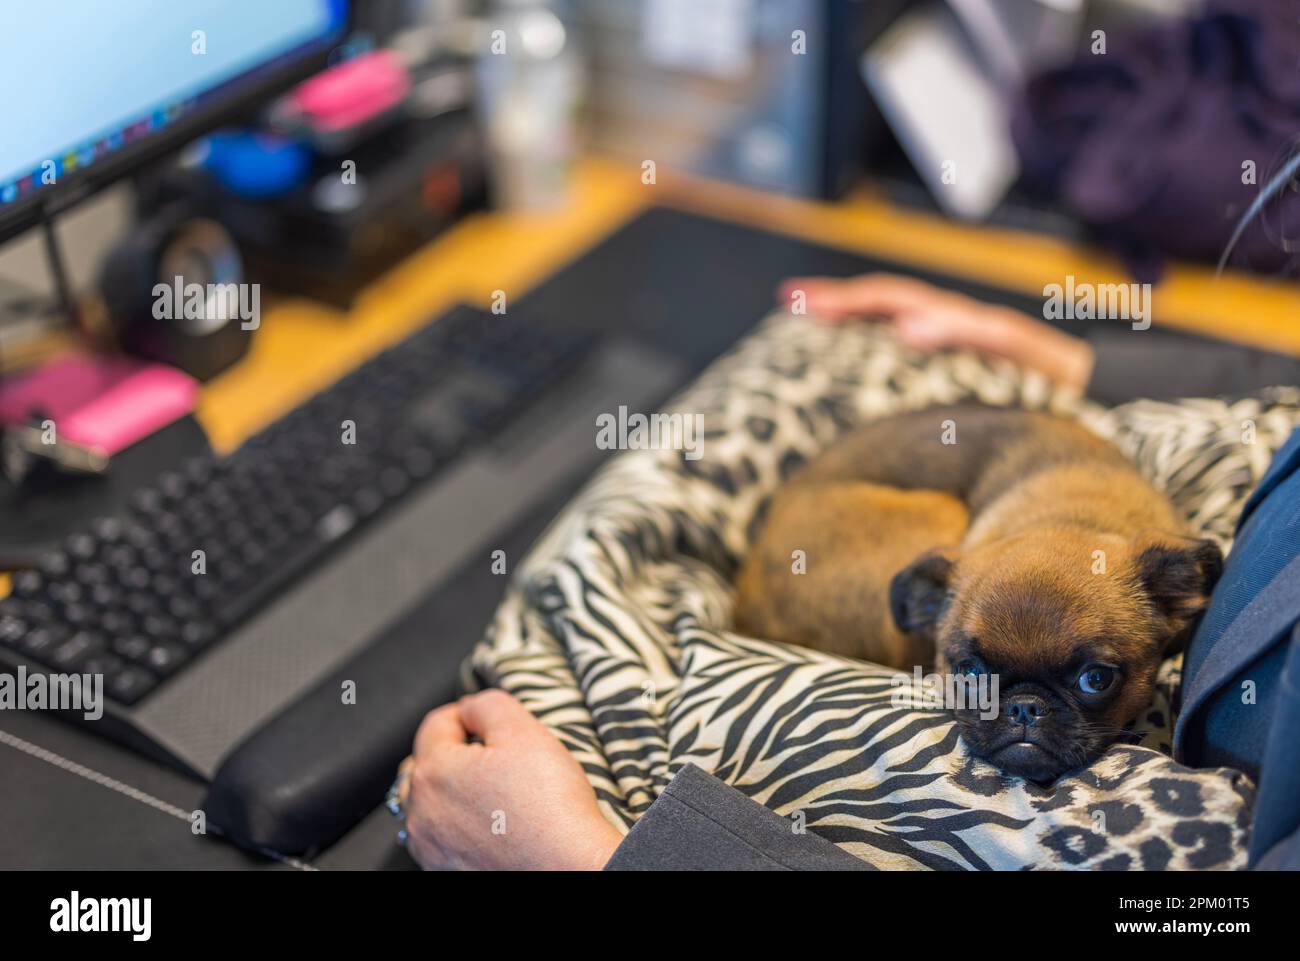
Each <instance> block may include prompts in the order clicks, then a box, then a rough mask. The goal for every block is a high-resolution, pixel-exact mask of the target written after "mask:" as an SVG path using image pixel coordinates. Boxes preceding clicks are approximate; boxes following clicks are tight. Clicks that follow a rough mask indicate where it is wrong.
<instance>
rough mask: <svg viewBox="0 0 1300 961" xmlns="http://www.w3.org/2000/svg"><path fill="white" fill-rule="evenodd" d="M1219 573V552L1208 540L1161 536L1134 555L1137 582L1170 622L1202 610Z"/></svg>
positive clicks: (1180, 620)
mask: <svg viewBox="0 0 1300 961" xmlns="http://www.w3.org/2000/svg"><path fill="white" fill-rule="evenodd" d="M1222 573H1223V552H1222V551H1220V550H1219V545H1218V544H1216V543H1214V541H1211V540H1195V539H1192V538H1185V537H1176V538H1175V537H1169V536H1167V535H1165V536H1161V537H1159V538H1156V539H1153V540H1152V541H1151V542H1149V543H1148V545H1147V546H1145V547H1143V548H1142V549H1141V550H1140V552H1139V553H1138V556H1137V565H1136V575H1137V579H1138V583H1139V584H1140V585H1141V586H1142V588H1143V590H1145V591H1146V593H1147V596H1148V597H1150V598H1151V602H1152V603H1153V604H1154V605H1155V607H1156V610H1157V611H1158V612H1160V613H1161V614H1163V615H1164V616H1165V617H1166V618H1168V619H1169V620H1170V621H1171V622H1172V623H1173V624H1174V625H1177V624H1178V623H1180V622H1183V621H1187V620H1190V619H1191V618H1193V617H1195V616H1196V615H1197V614H1199V613H1201V611H1203V610H1205V607H1206V605H1208V604H1209V603H1210V594H1211V592H1212V591H1213V590H1214V585H1215V584H1217V583H1218V581H1219V575H1220V574H1222Z"/></svg>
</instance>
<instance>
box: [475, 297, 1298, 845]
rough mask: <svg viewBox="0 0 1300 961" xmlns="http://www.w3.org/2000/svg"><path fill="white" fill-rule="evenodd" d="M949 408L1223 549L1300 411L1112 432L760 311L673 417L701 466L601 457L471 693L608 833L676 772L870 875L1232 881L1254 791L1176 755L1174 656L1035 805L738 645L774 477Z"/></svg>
mask: <svg viewBox="0 0 1300 961" xmlns="http://www.w3.org/2000/svg"><path fill="white" fill-rule="evenodd" d="M962 401H980V402H983V403H988V404H999V405H1017V406H1021V407H1025V408H1030V409H1039V410H1052V411H1055V412H1057V413H1062V414H1066V415H1071V416H1078V417H1079V418H1080V419H1081V420H1082V421H1083V422H1084V423H1085V424H1087V425H1088V426H1089V427H1091V428H1092V429H1094V430H1096V431H1097V432H1099V433H1101V434H1103V435H1104V436H1107V437H1110V438H1111V439H1112V440H1114V442H1115V443H1116V444H1117V445H1119V446H1120V448H1121V449H1122V450H1124V451H1125V452H1126V453H1128V454H1129V455H1130V456H1131V457H1132V458H1133V459H1134V461H1135V462H1136V463H1137V464H1138V466H1139V467H1140V469H1141V470H1142V471H1143V472H1144V473H1145V474H1146V476H1148V477H1149V478H1150V479H1151V480H1152V481H1153V482H1154V483H1155V484H1156V485H1157V486H1158V487H1160V488H1161V489H1162V490H1164V491H1165V492H1166V493H1167V494H1168V496H1170V498H1171V499H1172V500H1173V501H1174V503H1175V504H1176V505H1177V506H1178V507H1179V508H1181V509H1182V510H1183V511H1184V512H1185V513H1186V514H1187V516H1188V517H1189V518H1190V519H1192V520H1193V522H1194V523H1195V524H1196V525H1197V526H1198V527H1199V528H1200V529H1202V530H1203V531H1204V532H1205V533H1206V534H1207V535H1208V536H1213V537H1215V538H1217V539H1218V540H1219V541H1220V542H1221V543H1222V544H1223V545H1224V546H1225V547H1228V546H1230V539H1231V532H1232V525H1233V522H1234V521H1235V518H1236V516H1237V514H1238V513H1239V511H1240V508H1241V506H1242V503H1243V502H1244V500H1245V498H1246V496H1247V495H1248V493H1249V491H1250V490H1251V489H1252V488H1253V487H1254V486H1255V484H1256V483H1257V482H1258V481H1259V479H1260V477H1261V476H1262V474H1263V471H1264V469H1265V468H1266V467H1267V464H1268V461H1269V460H1270V458H1271V457H1272V454H1273V452H1274V451H1275V450H1276V449H1277V448H1278V447H1279V446H1280V445H1281V443H1282V442H1283V441H1284V440H1285V439H1286V437H1287V435H1288V434H1289V433H1290V431H1291V429H1292V428H1293V427H1294V426H1295V425H1296V424H1297V422H1300V392H1296V391H1274V392H1271V393H1269V394H1267V395H1261V396H1259V397H1253V398H1247V399H1244V400H1238V401H1233V402H1229V401H1221V400H1196V401H1186V402H1180V403H1175V404H1160V403H1153V402H1145V401H1143V402H1137V403H1134V404H1128V405H1125V406H1123V407H1119V408H1116V409H1113V410H1109V411H1106V410H1102V409H1100V408H1097V407H1095V406H1093V405H1090V404H1087V403H1084V402H1081V401H1079V400H1078V399H1077V398H1072V397H1070V396H1068V395H1065V394H1063V393H1061V392H1058V391H1055V390H1053V389H1052V388H1051V387H1050V385H1049V384H1048V382H1046V381H1045V380H1044V379H1042V378H1041V377H1038V376H1037V375H1034V374H1032V373H1026V372H1024V371H1021V370H1018V369H1016V368H1014V367H1013V366H1011V365H1007V364H1000V363H990V362H986V361H983V360H980V359H978V358H976V357H974V356H972V355H969V354H964V353H949V354H942V355H939V356H935V357H921V356H919V355H915V354H912V353H910V352H908V351H906V350H904V349H902V348H901V347H899V346H898V345H897V344H896V343H895V342H894V341H892V340H891V339H890V338H889V337H888V336H886V335H885V334H883V333H882V332H880V331H879V330H877V329H874V328H871V327H869V326H865V325H863V326H851V327H842V328H829V327H824V326H820V325H815V324H813V323H811V322H809V321H808V320H807V318H801V317H793V316H790V315H789V314H775V315H773V316H771V317H769V318H768V319H767V320H766V321H765V322H764V323H763V324H761V325H760V326H759V328H758V329H757V330H756V331H755V332H754V333H753V334H752V335H751V336H749V337H748V338H746V339H745V340H743V341H742V342H741V343H739V344H738V345H737V346H736V347H735V348H734V349H733V350H732V351H731V352H730V353H729V354H728V355H726V356H725V357H723V358H722V359H720V360H719V361H717V362H716V363H715V364H714V365H713V366H712V367H711V368H710V369H709V370H708V371H706V373H705V374H704V375H703V376H702V377H701V378H700V379H699V380H698V381H697V382H696V383H695V384H694V385H693V386H692V387H690V388H689V389H688V390H687V391H686V392H685V393H683V394H682V395H681V396H680V397H679V398H678V399H677V400H676V401H675V402H674V403H672V404H670V405H669V406H668V407H667V408H666V409H667V410H669V411H673V412H679V413H684V414H696V413H698V414H702V415H703V422H704V426H705V430H704V456H703V457H701V458H700V459H698V460H691V459H688V458H685V457H683V456H682V454H681V453H679V452H674V451H666V450H660V451H630V452H625V453H622V454H619V455H616V456H614V457H613V459H612V460H611V461H610V462H609V463H608V464H607V465H606V466H605V467H604V468H602V470H600V471H599V472H598V473H597V474H596V476H595V477H594V478H593V479H592V481H591V482H590V483H589V484H588V485H587V487H586V488H585V489H584V491H583V492H582V493H581V494H580V495H579V496H578V497H577V498H576V499H575V500H574V501H573V502H572V503H571V504H570V505H569V507H568V508H566V510H565V511H564V512H563V513H562V514H561V515H560V516H559V517H558V518H557V519H556V520H555V521H554V522H553V524H552V525H551V527H550V528H549V529H548V531H547V532H546V534H544V535H543V537H542V538H541V539H540V540H539V542H538V543H537V544H536V545H535V546H534V548H533V550H532V551H531V553H530V555H529V556H528V557H527V558H526V559H525V561H524V562H523V563H522V564H521V565H520V566H519V568H518V570H517V571H516V572H515V575H514V581H513V583H512V586H511V588H510V589H509V591H508V593H507V596H506V598H505V600H504V601H503V603H502V604H501V606H500V608H499V610H498V613H497V616H496V618H495V620H494V622H493V624H492V626H491V628H490V630H489V632H488V635H487V637H486V638H485V639H484V641H483V642H482V643H481V644H480V645H479V647H478V648H477V650H476V652H475V653H474V655H473V656H472V658H471V661H470V664H469V665H468V667H469V671H468V673H467V677H466V681H467V684H468V685H470V686H476V685H484V684H490V685H495V686H499V687H502V688H504V689H506V690H507V691H510V692H511V693H513V694H515V695H517V696H518V697H520V698H521V699H522V700H523V701H524V703H525V704H527V705H528V707H529V708H530V709H531V710H532V711H533V712H534V713H535V714H536V715H537V716H538V717H539V718H541V720H542V721H543V722H544V723H546V724H547V725H548V726H549V727H550V728H551V729H552V730H553V731H554V732H555V733H556V735H557V736H558V737H559V738H560V739H561V740H562V741H563V743H564V744H565V745H566V746H567V747H568V748H569V750H570V751H571V752H572V753H573V755H574V756H575V757H576V758H577V759H578V761H579V762H580V763H581V765H582V766H583V768H584V770H585V771H586V773H587V776H588V778H589V779H590V781H591V783H592V786H593V787H594V789H595V791H596V793H597V796H598V798H599V801H600V804H601V807H602V809H603V811H604V812H605V814H606V816H607V817H608V818H609V819H610V820H611V821H612V822H613V823H615V824H616V825H618V826H619V827H620V828H622V829H624V830H626V829H627V828H628V827H630V825H631V824H632V823H634V822H635V820H636V818H637V817H638V816H640V814H641V813H642V812H644V811H645V810H646V808H648V807H649V806H650V804H651V803H653V801H654V799H655V798H656V797H657V796H658V794H659V792H660V791H662V790H663V788H664V787H665V786H666V785H667V784H668V782H669V781H670V780H671V779H672V778H673V776H674V775H675V774H676V772H677V771H678V770H679V769H680V768H681V767H682V765H684V764H686V763H688V762H693V763H695V764H696V765H698V766H700V767H701V768H703V769H704V770H706V771H709V772H712V773H713V774H715V775H716V776H717V777H719V778H720V779H722V780H723V781H725V782H727V783H729V784H731V785H733V786H734V787H736V788H738V789H739V790H741V791H742V792H744V793H746V794H747V795H749V796H750V797H752V798H754V799H755V800H756V801H759V802H761V803H762V804H764V805H766V806H767V807H769V808H771V809H772V810H774V811H776V812H777V813H779V814H781V815H784V816H788V817H790V818H791V819H792V825H797V826H799V827H806V829H807V830H811V831H814V832H816V833H818V834H820V835H822V836H824V837H827V838H829V839H830V840H832V841H834V842H835V843H836V844H839V845H840V846H842V847H843V848H844V849H845V850H847V851H849V852H851V853H853V854H854V855H856V856H858V857H860V858H863V859H864V860H867V861H869V862H871V863H872V864H875V865H877V866H879V867H882V868H895V869H896V868H931V869H985V868H993V869H1017V870H1019V869H1026V868H1097V869H1204V868H1215V869H1230V868H1240V867H1243V866H1244V863H1245V851H1246V839H1247V835H1248V831H1249V812H1250V810H1251V806H1252V803H1253V791H1254V788H1253V785H1252V784H1251V783H1250V782H1249V780H1248V779H1247V778H1246V777H1245V776H1244V775H1242V774H1240V773H1238V772H1235V771H1231V770H1227V769H1215V770H1191V769H1188V768H1186V767H1184V766H1182V765H1180V764H1178V763H1176V762H1174V761H1173V760H1172V759H1171V758H1170V757H1169V751H1170V749H1169V743H1170V736H1171V731H1172V725H1173V718H1172V716H1171V705H1172V693H1173V691H1174V689H1175V688H1176V685H1177V680H1178V667H1179V663H1178V660H1177V659H1173V660H1170V661H1168V662H1166V664H1165V665H1164V668H1163V670H1162V672H1161V684H1160V685H1159V689H1158V692H1157V694H1156V696H1155V698H1154V700H1153V702H1152V704H1151V706H1150V707H1149V708H1148V709H1147V711H1146V712H1145V713H1144V714H1143V715H1142V717H1140V718H1139V719H1138V721H1137V722H1135V724H1134V725H1133V726H1132V730H1131V731H1130V733H1129V734H1128V735H1127V736H1126V737H1124V738H1122V739H1121V740H1120V742H1119V743H1117V744H1115V745H1113V746H1112V747H1111V748H1110V749H1109V750H1108V751H1107V752H1106V753H1105V754H1103V755H1102V756H1101V757H1100V758H1099V759H1098V760H1097V761H1095V762H1094V763H1093V764H1091V765H1089V766H1088V767H1087V768H1085V769H1083V770H1080V771H1078V772H1075V773H1074V774H1071V775H1068V776H1066V777H1063V778H1061V779H1059V780H1058V781H1057V782H1056V783H1055V784H1053V785H1051V786H1050V787H1040V786H1036V785H1033V784H1029V783H1027V782H1025V781H1023V780H1021V779H1018V778H1010V777H1006V776H1004V775H1002V774H1000V773H999V772H998V771H997V770H996V769H995V768H993V767H992V766H990V765H989V764H987V763H986V762H984V761H981V760H979V759H976V758H973V757H971V756H970V755H969V754H968V753H967V752H966V750H965V748H964V746H963V744H962V742H961V741H960V739H959V738H958V736H957V731H956V729H955V725H954V722H953V721H952V720H951V719H950V718H949V717H948V716H947V715H946V714H945V713H944V712H942V711H940V710H935V709H932V708H927V707H926V706H925V705H924V704H920V703H914V702H908V701H906V700H905V699H904V700H903V701H901V702H900V699H899V698H897V697H895V696H894V695H895V693H896V691H897V683H896V680H895V679H896V678H897V676H898V675H897V672H895V671H892V670H889V669H886V668H883V667H880V666H877V665H871V664H866V663H863V662H859V661H852V660H845V659H841V658H836V657H833V656H830V655H826V654H821V653H818V652H814V651H808V650H803V649H797V648H791V647H787V646H784V645H780V644H776V643H772V642H768V641H763V640H761V639H756V638H747V637H743V636H740V635H738V634H736V633H734V632H733V631H732V630H731V605H732V595H731V589H730V580H731V578H732V576H733V574H734V572H735V570H736V568H737V566H738V563H739V561H740V560H741V558H743V556H744V552H745V550H746V547H747V545H748V543H749V542H750V540H751V538H752V536H753V534H754V530H755V527H756V525H757V523H758V520H759V518H760V517H761V513H762V508H763V505H764V504H765V502H766V500H767V499H768V498H769V497H770V496H771V495H772V493H773V492H774V491H775V490H776V489H777V488H778V487H779V486H780V484H781V483H782V481H783V480H785V479H786V478H787V477H789V476H790V474H791V473H792V472H793V471H794V470H796V469H797V468H798V467H799V466H800V465H801V464H803V463H804V462H805V461H807V459H808V458H810V457H812V456H814V455H815V454H816V453H817V452H818V451H820V450H821V449H822V448H824V447H825V446H826V445H828V444H829V443H831V442H832V441H833V440H835V439H836V438H837V437H838V436H839V435H840V434H841V433H843V432H844V431H845V430H847V429H849V428H851V427H852V426H853V425H854V424H856V423H858V422H860V421H862V420H863V419H866V418H872V417H879V416H883V415H887V414H891V413H895V412H898V411H902V410H906V409H915V408H923V407H927V406H931V405H935V404H949V403H958V402H962ZM938 429H939V425H937V424H936V430H938Z"/></svg>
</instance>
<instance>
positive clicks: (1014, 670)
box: [890, 528, 1223, 782]
mask: <svg viewBox="0 0 1300 961" xmlns="http://www.w3.org/2000/svg"><path fill="white" fill-rule="evenodd" d="M1222 566H1223V558H1222V555H1221V554H1220V552H1219V549H1218V547H1217V546H1215V544H1214V543H1213V542H1212V541H1203V540H1193V539H1190V538H1183V537H1177V536H1171V535H1163V534H1159V533H1154V532H1153V533H1151V534H1150V535H1145V536H1143V537H1141V538H1139V539H1137V540H1136V541H1129V540H1127V539H1124V538H1120V537H1116V536H1110V535H1104V536H1100V537H1099V536H1098V535H1096V534H1094V533H1091V532H1087V531H1082V530H1077V531H1076V530H1071V529H1068V528H1062V529H1059V530H1056V531H1054V532H1052V533H1051V536H1047V537H1045V536H1044V534H1043V532H1042V531H1041V530H1040V531H1037V532H1035V533H1034V534H1033V535H1032V536H1030V535H1019V536H1016V537H1009V538H1005V539H1003V540H1000V541H997V542H996V543H993V544H989V545H986V546H983V547H980V548H977V549H974V550H971V551H968V552H965V553H961V554H957V553H955V552H954V553H950V554H943V553H937V552H936V553H929V554H926V555H923V556H922V557H921V558H919V559H918V560H917V561H915V562H914V563H913V564H912V565H910V566H909V567H908V568H906V569H905V570H903V571H901V572H900V573H899V574H898V575H897V576H896V577H895V578H894V580H893V583H892V585H891V589H890V602H891V608H892V611H893V615H894V620H895V621H896V622H897V624H898V626H899V628H900V629H902V630H903V631H906V632H909V633H913V634H917V635H920V636H922V637H926V638H928V639H930V640H932V641H933V643H934V649H935V652H936V657H937V662H938V663H937V666H938V669H939V671H940V672H955V673H956V674H958V675H969V676H970V677H971V678H972V679H978V678H979V677H980V676H981V675H988V676H989V678H988V679H991V678H992V677H993V676H996V679H997V684H998V688H997V694H998V699H997V705H996V707H997V715H996V716H995V717H990V718H988V719H981V716H980V715H981V713H984V714H985V715H986V716H987V715H988V714H991V713H992V712H991V711H984V712H981V711H980V710H979V709H977V708H975V707H974V706H973V705H972V706H971V707H970V708H967V709H958V710H956V715H957V720H958V722H959V723H960V725H961V733H962V737H963V739H964V740H965V742H966V744H967V746H968V747H969V749H970V750H971V751H972V752H973V753H974V754H976V755H977V756H979V757H982V758H985V759H987V760H989V761H991V762H992V763H993V764H995V765H997V766H998V767H999V768H1001V769H1002V770H1003V771H1005V772H1006V773H1008V774H1015V775H1021V776H1023V777H1026V778H1028V779H1030V780H1033V781H1039V782H1049V781H1053V780H1055V779H1056V778H1057V777H1058V776H1060V775H1061V774H1062V773H1064V772H1066V771H1068V770H1071V769H1073V768H1077V767H1079V766H1081V765H1084V764H1086V763H1088V762H1089V761H1091V760H1092V759H1093V758H1095V757H1096V756H1097V755H1098V754H1099V753H1100V752H1101V751H1102V750H1103V749H1104V748H1105V747H1106V746H1107V745H1108V744H1109V743H1110V742H1111V741H1112V740H1114V739H1115V737H1116V736H1117V735H1119V734H1120V733H1121V731H1122V730H1123V728H1124V725H1126V724H1127V723H1128V722H1129V721H1131V720H1132V719H1133V718H1134V717H1135V716H1136V715H1137V714H1138V712H1139V711H1141V710H1142V708H1144V707H1145V706H1146V705H1147V704H1148V703H1150V700H1151V695H1152V688H1153V686H1154V681H1155V676H1156V670H1157V668H1158V667H1159V664H1160V660H1161V658H1162V656H1163V655H1164V654H1165V653H1167V652H1168V651H1169V650H1170V649H1171V647H1173V646H1174V644H1175V642H1181V640H1182V635H1183V634H1184V632H1185V630H1186V629H1187V628H1188V626H1189V625H1190V623H1191V621H1192V619H1193V618H1194V617H1195V615H1196V614H1198V613H1199V612H1200V611H1201V610H1203V609H1204V607H1205V605H1206V603H1207V602H1208V599H1209V595H1210V591H1211V590H1212V589H1213V587H1214V583H1215V581H1216V580H1217V579H1218V576H1219V573H1220V571H1221V570H1222Z"/></svg>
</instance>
